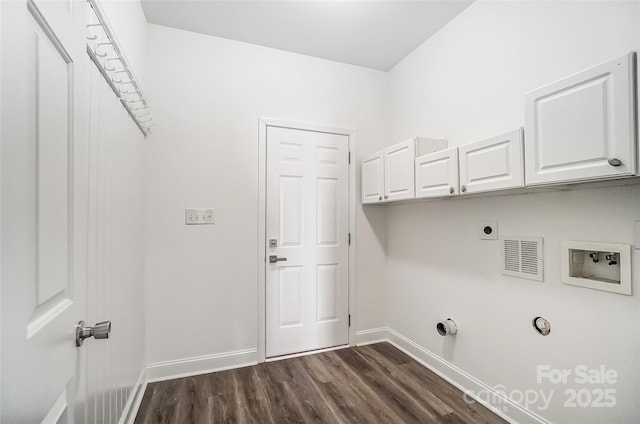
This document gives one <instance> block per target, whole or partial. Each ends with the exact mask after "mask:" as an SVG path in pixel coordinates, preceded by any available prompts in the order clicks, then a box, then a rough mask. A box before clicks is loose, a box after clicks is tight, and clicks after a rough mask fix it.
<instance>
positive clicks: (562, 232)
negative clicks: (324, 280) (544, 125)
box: [364, 1, 640, 423]
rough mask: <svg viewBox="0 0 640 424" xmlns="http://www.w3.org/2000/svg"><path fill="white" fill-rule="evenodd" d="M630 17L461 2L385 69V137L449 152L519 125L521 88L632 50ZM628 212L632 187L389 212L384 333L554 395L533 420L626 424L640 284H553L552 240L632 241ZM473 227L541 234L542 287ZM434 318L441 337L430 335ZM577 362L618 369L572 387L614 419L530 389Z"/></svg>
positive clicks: (483, 373)
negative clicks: (607, 288)
mask: <svg viewBox="0 0 640 424" xmlns="http://www.w3.org/2000/svg"><path fill="white" fill-rule="evenodd" d="M639 6H640V3H638V2H626V3H616V2H566V3H565V2H536V3H532V2H489V1H480V2H476V3H474V4H473V5H472V6H470V7H469V8H468V9H467V10H465V11H464V12H462V13H461V14H460V15H459V16H458V17H457V18H456V19H454V20H453V21H452V22H451V23H449V24H448V25H447V26H446V27H445V28H443V29H442V30H441V31H440V32H439V33H437V34H436V35H434V36H433V37H432V38H431V39H430V40H428V41H427V42H426V43H424V44H423V45H422V46H421V47H419V48H418V49H417V50H416V51H414V52H413V53H412V54H411V55H410V56H409V57H407V58H406V59H405V60H403V61H402V62H401V63H400V64H399V65H397V66H396V67H395V68H394V69H393V70H392V71H391V72H390V79H391V80H390V90H391V123H390V125H391V128H392V131H391V135H392V137H391V138H392V139H394V140H399V139H402V138H406V137H409V136H414V135H420V136H428V137H443V138H447V139H448V140H449V142H450V146H456V145H461V144H464V143H467V142H472V141H476V140H481V139H483V138H487V137H489V136H492V135H497V134H500V133H502V132H505V131H508V130H512V129H515V128H517V127H520V126H522V125H523V123H524V108H523V104H524V100H523V94H524V93H525V92H526V91H528V90H531V89H533V88H536V87H538V86H541V85H544V84H546V83H549V82H552V81H554V80H556V79H558V78H561V77H563V76H566V75H569V74H572V73H574V72H577V71H580V70H582V69H584V68H587V67H590V66H593V65H596V64H598V63H601V62H603V61H606V60H609V59H612V58H615V57H617V56H621V55H624V54H626V53H628V52H629V51H631V50H637V49H638V47H639V43H638V41H639V35H640V34H639V28H640V26H639V25H638V22H639V21H638V13H639V10H638V9H639ZM639 206H640V189H639V188H638V186H630V187H621V188H599V189H584V190H571V191H562V192H552V193H538V194H530V195H517V196H504V197H495V196H494V197H485V198H474V199H470V200H459V199H456V200H449V201H436V202H416V203H412V204H405V205H394V206H389V207H387V213H388V245H387V254H388V257H387V261H388V280H389V282H388V284H389V293H388V299H389V325H390V327H391V328H392V329H394V330H395V331H397V332H399V333H400V334H402V335H404V336H406V337H408V338H409V339H412V340H413V341H415V342H416V343H418V344H420V345H421V346H422V347H424V348H425V349H427V350H429V351H431V352H433V353H435V354H436V355H438V356H440V357H441V358H443V359H445V360H446V361H449V362H450V363H451V364H453V365H455V366H457V367H459V368H461V369H462V370H463V371H465V372H466V373H468V374H470V375H472V376H474V377H475V378H477V379H479V380H481V381H482V382H484V383H486V384H487V385H489V386H492V387H495V386H497V385H500V384H502V385H504V386H506V389H507V393H509V392H510V391H512V390H527V389H530V390H541V389H542V390H545V393H548V392H549V391H550V390H555V394H554V397H553V398H552V403H551V406H550V407H549V408H548V409H547V410H539V409H538V408H537V406H538V405H530V410H531V411H533V412H535V413H537V414H539V415H541V416H543V417H545V418H546V419H548V420H549V421H551V422H556V423H603V422H607V423H630V422H636V421H637V419H638V416H640V406H639V404H638V402H637V399H638V393H639V389H638V381H640V372H639V369H638V366H637V364H638V360H639V359H640V338H639V333H640V328H639V327H640V321H639V320H638V310H639V307H640V301H639V300H638V299H639V294H638V293H639V292H640V275H638V273H637V272H634V277H633V286H634V288H633V289H634V293H635V294H634V296H632V297H628V296H623V295H617V294H611V293H606V292H601V291H595V290H589V289H584V288H578V287H573V286H567V285H563V284H562V283H561V279H560V242H561V240H592V241H605V242H620V243H627V244H632V243H634V240H633V221H635V220H638V219H640V212H639V211H640V208H639ZM369 208H378V207H376V206H374V207H365V208H364V209H365V211H366V210H368V209H369ZM485 219H486V220H497V221H498V222H499V233H500V234H503V235H507V234H509V235H511V234H513V235H525V236H542V237H544V243H545V255H544V261H545V282H543V283H538V282H534V281H528V280H523V279H517V278H511V277H505V276H502V275H501V274H500V268H499V263H500V249H499V244H498V242H497V241H480V240H479V239H478V237H477V235H476V234H477V228H476V227H477V223H478V221H479V220H485ZM637 252H638V251H635V252H634V259H633V266H634V268H635V270H636V271H637V269H638V267H639V266H640V260H639V259H638V255H637V254H635V253H637ZM538 315H541V316H544V317H546V318H547V319H549V320H550V321H551V325H552V332H551V335H550V336H549V337H542V336H539V335H537V334H536V333H534V331H533V329H532V327H531V320H532V318H533V317H535V316H538ZM447 317H452V318H453V319H455V320H456V322H457V323H458V326H459V334H458V335H457V336H456V338H455V339H451V338H446V339H445V338H442V337H440V336H439V335H437V333H436V331H435V323H436V322H437V321H438V320H440V319H442V318H447ZM579 364H584V365H587V366H589V367H594V368H596V367H598V366H600V365H601V364H604V365H605V366H606V367H608V368H613V369H615V370H616V371H617V372H618V374H619V380H618V382H617V384H615V385H604V386H602V385H600V386H598V385H596V386H589V385H586V386H576V385H574V387H575V388H586V389H589V390H591V389H594V388H604V387H612V388H614V389H616V391H617V394H616V396H617V406H616V407H615V408H613V409H610V408H565V407H563V402H564V401H565V400H566V399H567V395H566V394H565V393H564V389H565V388H566V387H567V386H563V385H557V386H554V385H549V384H537V382H536V366H537V365H550V366H551V367H554V368H573V367H575V366H576V365H579ZM570 381H571V380H570Z"/></svg>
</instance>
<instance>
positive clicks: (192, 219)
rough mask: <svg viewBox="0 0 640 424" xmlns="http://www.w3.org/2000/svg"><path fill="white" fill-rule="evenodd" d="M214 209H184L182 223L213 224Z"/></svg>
mask: <svg viewBox="0 0 640 424" xmlns="http://www.w3.org/2000/svg"><path fill="white" fill-rule="evenodd" d="M213 211H214V209H185V210H184V223H185V224H187V225H202V224H214V223H215V221H214V217H213Z"/></svg>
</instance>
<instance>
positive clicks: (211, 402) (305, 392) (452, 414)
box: [135, 343, 505, 424]
mask: <svg viewBox="0 0 640 424" xmlns="http://www.w3.org/2000/svg"><path fill="white" fill-rule="evenodd" d="M135 423H136V424H150V423H176V424H189V423H198V424H201V423H203V424H204V423H260V424H262V423H272V424H285V423H358V424H370V423H385V424H390V423H451V424H460V423H468V424H479V423H485V424H493V423H505V421H504V420H502V419H501V418H500V417H498V416H497V415H495V414H493V413H492V412H491V411H489V410H488V409H486V408H484V407H483V406H481V405H480V404H478V403H473V404H468V403H467V402H465V401H464V399H463V393H462V392H461V391H460V390H458V389H457V388H456V387H454V386H452V385H451V384H449V383H448V382H446V381H444V380H443V379H441V378H440V377H438V376H437V375H436V374H434V373H433V372H431V371H429V370H428V369H427V368H425V367H423V366H422V365H420V364H419V363H418V362H416V361H414V360H413V359H412V358H410V357H409V356H407V355H405V354H404V353H403V352H401V351H399V350H398V349H396V348H395V347H393V346H392V345H390V344H389V343H377V344H373V345H368V346H361V347H355V348H349V349H341V350H335V351H331V352H325V353H319V354H315V355H309V356H302V357H299V358H292V359H285V360H281V361H276V362H268V363H263V364H259V365H256V366H253V367H246V368H239V369H235V370H229V371H221V372H216V373H211V374H204V375H199V376H195V377H185V378H180V379H176V380H169V381H162V382H158V383H151V384H149V385H148V386H147V390H146V392H145V394H144V397H143V399H142V404H141V405H140V409H139V411H138V416H137V417H136V421H135Z"/></svg>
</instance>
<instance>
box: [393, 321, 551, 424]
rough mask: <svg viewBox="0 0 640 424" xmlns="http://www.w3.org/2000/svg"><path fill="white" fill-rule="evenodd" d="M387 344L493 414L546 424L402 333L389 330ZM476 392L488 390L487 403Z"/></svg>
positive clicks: (518, 421) (522, 422) (519, 423)
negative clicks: (488, 400)
mask: <svg viewBox="0 0 640 424" xmlns="http://www.w3.org/2000/svg"><path fill="white" fill-rule="evenodd" d="M388 332H389V335H390V337H389V340H388V341H389V343H391V344H392V345H394V346H395V347H397V348H398V349H400V350H402V351H403V352H405V353H406V354H407V355H409V356H411V357H412V358H413V359H415V360H416V361H418V362H420V363H421V364H422V365H424V366H426V367H427V368H429V369H430V370H431V371H433V372H434V373H436V374H438V375H439V376H440V377H442V378H443V379H445V380H446V381H448V382H449V383H451V384H453V385H454V386H456V387H457V388H459V389H460V390H462V391H463V392H465V393H468V395H469V397H472V398H473V399H475V401H476V402H478V403H480V404H482V405H484V406H485V407H487V408H488V409H490V410H492V411H493V412H494V413H495V414H497V415H498V416H500V417H502V418H503V419H505V420H507V421H508V422H510V423H513V424H549V422H548V421H546V420H545V419H543V418H542V417H540V416H538V415H536V414H535V413H533V412H531V411H529V410H527V409H525V408H523V407H522V406H520V405H519V404H517V403H515V402H513V401H512V400H511V399H509V398H507V397H505V396H504V395H502V394H501V393H500V392H498V391H496V390H495V389H494V388H493V387H490V386H488V385H486V384H484V383H483V382H482V381H480V380H478V379H477V378H475V377H473V376H472V375H470V374H468V373H466V372H465V371H463V370H461V369H460V368H458V367H456V366H455V365H453V364H451V363H450V362H447V361H445V360H444V359H442V358H440V357H439V356H437V355H435V354H434V353H432V352H430V351H428V350H427V349H425V348H424V347H422V346H420V345H419V344H418V343H416V342H414V341H413V340H411V339H409V338H407V337H405V336H403V335H402V334H400V333H398V332H397V331H394V330H392V329H390V328H389V329H388ZM475 393H491V395H490V396H487V398H488V399H490V402H487V401H486V400H484V399H480V398H478V397H477V396H475Z"/></svg>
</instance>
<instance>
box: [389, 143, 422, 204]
mask: <svg viewBox="0 0 640 424" xmlns="http://www.w3.org/2000/svg"><path fill="white" fill-rule="evenodd" d="M415 151H416V148H415V139H413V138H411V139H409V140H405V141H403V142H402V143H398V144H394V145H393V146H391V147H387V148H386V149H384V170H385V184H384V200H385V201H387V202H390V201H393V200H404V199H412V198H413V197H415V192H414V186H413V161H414V159H415V157H416V154H415Z"/></svg>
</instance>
